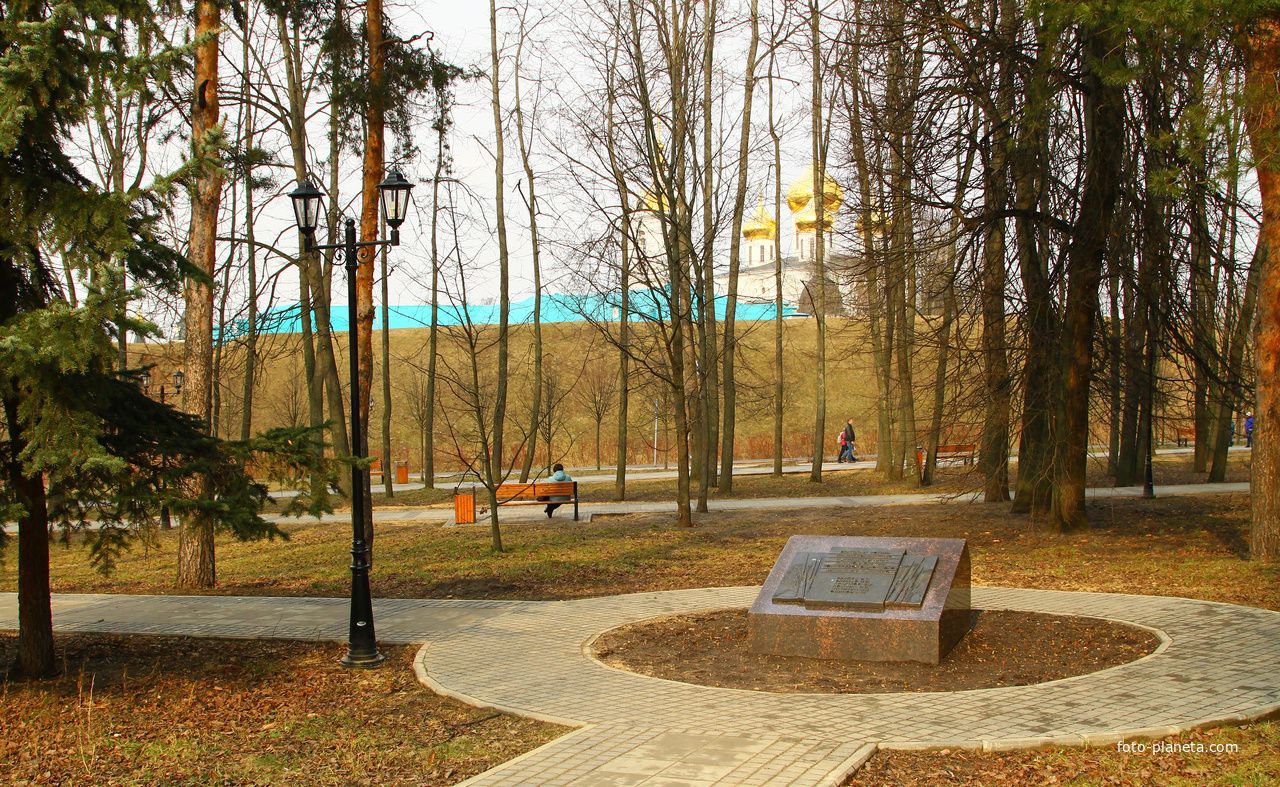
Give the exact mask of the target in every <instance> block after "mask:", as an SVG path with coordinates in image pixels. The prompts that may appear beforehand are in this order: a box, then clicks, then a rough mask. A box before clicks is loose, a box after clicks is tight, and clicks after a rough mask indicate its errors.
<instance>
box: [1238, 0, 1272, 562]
mask: <svg viewBox="0 0 1280 787" xmlns="http://www.w3.org/2000/svg"><path fill="white" fill-rule="evenodd" d="M1245 32H1246V36H1245V46H1244V50H1245V64H1246V65H1245V93H1244V95H1245V115H1244V117H1245V125H1246V127H1247V128H1248V131H1249V141H1250V143H1251V145H1252V147H1253V159H1254V162H1255V166H1256V169H1257V177H1258V191H1259V192H1260V193H1261V196H1262V230H1261V233H1260V236H1259V244H1260V245H1265V247H1266V249H1267V250H1268V253H1267V254H1260V255H1259V256H1260V257H1261V259H1260V260H1259V261H1258V323H1257V332H1256V333H1255V334H1254V339H1253V354H1254V364H1255V366H1256V374H1257V380H1256V383H1255V389H1254V390H1255V398H1256V402H1255V405H1254V409H1253V469H1252V478H1251V482H1252V483H1251V490H1252V491H1251V494H1250V500H1251V503H1252V508H1253V517H1252V524H1251V527H1250V531H1249V551H1250V554H1251V555H1252V556H1253V558H1254V559H1255V560H1267V561H1273V560H1276V559H1280V255H1276V254H1271V253H1269V252H1270V250H1271V249H1280V88H1278V87H1277V83H1276V80H1275V75H1276V73H1277V72H1280V16H1276V15H1267V16H1264V17H1261V18H1259V19H1257V20H1255V21H1254V24H1253V25H1252V27H1250V28H1249V29H1248V30H1246V31H1245Z"/></svg>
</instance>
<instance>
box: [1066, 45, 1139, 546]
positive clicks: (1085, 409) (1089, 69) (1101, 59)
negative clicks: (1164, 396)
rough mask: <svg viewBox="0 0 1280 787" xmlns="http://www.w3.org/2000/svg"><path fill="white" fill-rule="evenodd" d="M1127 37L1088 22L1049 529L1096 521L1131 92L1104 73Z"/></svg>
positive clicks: (1116, 62)
mask: <svg viewBox="0 0 1280 787" xmlns="http://www.w3.org/2000/svg"><path fill="white" fill-rule="evenodd" d="M1121 36H1122V34H1121V33H1119V32H1118V31H1116V30H1112V29H1094V28H1089V27H1082V28H1081V30H1080V38H1081V44H1082V46H1083V50H1084V57H1085V64H1086V65H1085V73H1084V76H1083V83H1084V112H1085V129H1084V130H1085V149H1084V151H1085V177H1084V187H1083V189H1082V190H1081V194H1080V215H1079V217H1078V218H1077V221H1076V227H1075V230H1074V232H1073V233H1072V237H1071V243H1070V247H1069V248H1068V251H1067V301H1066V308H1065V311H1064V318H1063V340H1062V353H1063V365H1062V382H1061V386H1062V393H1061V399H1060V402H1061V404H1060V408H1061V409H1060V410H1059V413H1060V415H1059V418H1058V461H1057V466H1058V480H1057V484H1056V485H1055V488H1054V496H1053V505H1052V510H1051V512H1050V515H1049V526H1050V528H1051V529H1054V530H1058V531H1060V532H1070V531H1074V530H1080V529H1084V528H1087V527H1088V526H1089V520H1088V515H1087V513H1086V511H1085V497H1084V493H1085V471H1086V467H1087V461H1088V449H1089V383H1090V377H1091V374H1092V368H1093V338H1094V337H1093V335H1094V323H1095V319H1096V316H1097V313H1098V285H1099V283H1100V282H1101V280H1102V270H1103V261H1104V259H1105V258H1106V253H1107V243H1108V240H1109V238H1110V235H1111V223H1112V218H1113V212H1114V210H1115V202H1116V195H1117V192H1118V191H1119V185H1120V173H1121V170H1122V157H1123V147H1124V138H1125V137H1124V111H1125V105H1124V89H1123V87H1121V86H1118V85H1115V84H1111V83H1109V82H1108V80H1107V79H1105V78H1104V75H1110V74H1113V73H1115V69H1117V68H1118V67H1119V66H1120V65H1121V64H1123V63H1124V41H1123V38H1122V37H1121Z"/></svg>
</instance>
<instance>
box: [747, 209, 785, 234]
mask: <svg viewBox="0 0 1280 787" xmlns="http://www.w3.org/2000/svg"><path fill="white" fill-rule="evenodd" d="M742 237H744V238H746V239H747V240H773V239H775V238H777V237H778V222H776V221H774V220H773V219H772V218H771V217H770V216H769V213H768V211H766V210H765V209H764V205H761V206H760V207H758V208H756V212H755V215H753V216H752V217H751V220H750V221H748V222H747V223H746V224H743V225H742Z"/></svg>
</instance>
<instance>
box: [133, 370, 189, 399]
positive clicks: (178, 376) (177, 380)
mask: <svg viewBox="0 0 1280 787" xmlns="http://www.w3.org/2000/svg"><path fill="white" fill-rule="evenodd" d="M186 379H187V375H186V374H184V373H183V371H182V370H181V369H178V370H177V371H175V372H174V373H173V393H174V395H177V394H180V393H182V383H183V382H184V381H185V380H186ZM142 392H143V393H144V394H150V393H151V373H150V372H143V373H142ZM166 393H167V392H166V391H165V389H164V386H163V385H161V386H160V404H164V397H165V394H166Z"/></svg>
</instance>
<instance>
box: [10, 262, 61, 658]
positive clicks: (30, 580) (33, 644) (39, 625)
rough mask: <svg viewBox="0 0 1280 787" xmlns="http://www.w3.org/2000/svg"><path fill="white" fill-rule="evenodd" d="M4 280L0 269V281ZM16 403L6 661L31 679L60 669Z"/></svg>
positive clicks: (35, 493)
mask: <svg viewBox="0 0 1280 787" xmlns="http://www.w3.org/2000/svg"><path fill="white" fill-rule="evenodd" d="M7 264H8V260H3V261H0V265H7ZM7 278H9V277H6V276H4V275H3V272H0V279H7ZM6 283H7V282H6ZM5 289H8V288H5ZM0 296H3V297H4V298H5V299H6V300H7V301H8V302H9V303H13V302H14V301H16V299H17V293H16V292H0ZM7 311H8V308H7V307H5V306H0V314H4V313H5V312H7ZM4 316H5V317H8V316H9V315H7V314H4ZM2 321H3V320H0V322H2ZM19 407H20V402H19V400H18V399H17V398H16V397H5V398H4V416H5V424H6V426H7V427H8V438H9V439H8V441H7V445H5V444H4V443H0V445H5V447H6V448H7V449H8V450H7V452H6V454H5V455H4V457H3V462H4V473H5V483H6V485H7V486H8V487H9V489H10V490H11V492H12V493H13V496H14V501H15V502H16V503H17V504H18V505H20V506H22V510H23V514H22V515H21V516H20V517H19V518H18V639H17V642H16V643H15V650H16V653H17V657H16V658H15V659H14V661H13V663H12V664H11V665H9V677H10V678H17V679H26V680H35V679H39V678H47V677H49V676H51V675H55V674H57V672H58V665H57V660H56V658H55V655H54V650H53V612H52V609H51V607H50V605H49V509H48V504H47V503H46V501H45V490H44V479H43V478H42V477H41V475H40V474H39V473H36V474H35V475H33V476H28V475H26V474H25V473H24V472H23V469H22V460H21V459H20V457H21V455H22V452H23V451H24V450H25V449H26V446H27V443H26V439H25V438H24V437H23V429H22V424H21V421H19V415H18V410H19Z"/></svg>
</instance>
